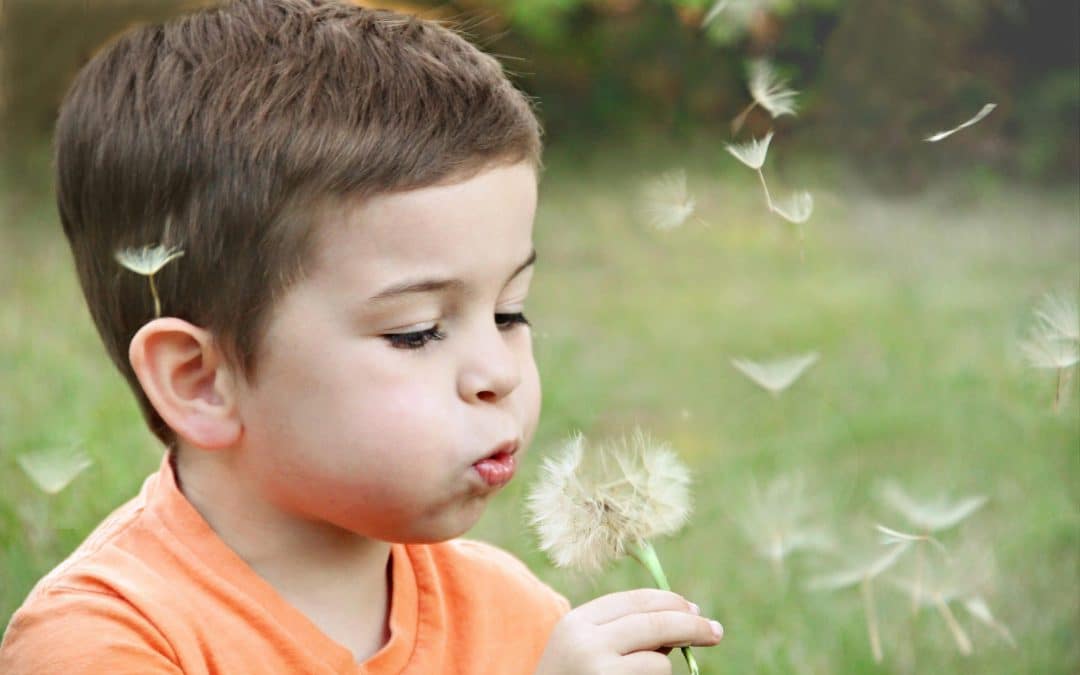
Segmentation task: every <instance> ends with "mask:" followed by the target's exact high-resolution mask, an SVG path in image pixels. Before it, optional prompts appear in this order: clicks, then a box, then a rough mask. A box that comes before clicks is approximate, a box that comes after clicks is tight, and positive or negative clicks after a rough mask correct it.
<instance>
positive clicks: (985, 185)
mask: <svg viewBox="0 0 1080 675" xmlns="http://www.w3.org/2000/svg"><path fill="white" fill-rule="evenodd" d="M698 147H699V149H698V150H697V151H695V152H693V154H692V155H690V156H687V155H685V154H683V153H679V152H676V151H675V150H671V149H653V150H650V151H648V152H641V153H635V152H630V151H625V152H613V153H607V154H605V153H599V154H597V155H595V156H590V157H587V158H583V157H580V156H572V155H571V154H570V153H567V152H560V151H558V150H556V151H555V152H554V153H552V154H551V155H549V157H548V168H547V170H546V174H545V177H544V183H543V186H542V197H541V207H540V213H539V215H538V219H537V231H536V242H537V249H538V252H539V256H540V262H539V266H538V269H537V276H536V279H535V282H534V294H533V297H532V299H531V301H530V312H529V315H530V318H531V320H532V321H533V324H534V327H535V328H534V334H535V336H536V337H535V347H536V354H537V358H538V362H539V364H540V369H541V373H542V376H543V382H544V388H545V392H544V414H543V417H542V421H541V426H540V430H539V432H538V435H537V439H536V442H535V443H534V445H533V449H532V451H531V453H530V455H529V457H528V459H527V460H526V463H525V466H524V467H523V471H522V472H521V473H520V474H519V478H518V479H517V480H516V481H515V482H514V483H512V484H511V486H510V487H508V488H507V489H506V490H505V491H504V493H503V494H501V495H500V496H499V497H498V498H497V500H496V501H495V502H494V504H493V506H492V508H491V509H490V510H489V512H488V514H487V515H486V516H485V518H484V519H483V521H482V522H481V524H480V525H479V526H478V528H477V529H476V530H474V531H473V532H472V533H471V535H470V536H475V537H478V538H484V539H489V540H492V541H494V542H496V543H498V544H500V545H502V546H504V547H506V548H508V549H510V550H511V551H513V552H515V553H517V554H518V555H520V556H521V557H523V558H524V559H525V560H526V561H527V562H528V563H529V564H530V566H531V567H532V568H533V569H534V570H536V571H537V573H538V574H540V575H541V576H542V577H543V578H545V579H546V580H548V581H549V582H550V583H552V584H553V585H554V586H555V587H556V588H558V589H559V590H561V591H562V592H564V593H566V594H567V595H568V596H569V597H570V598H571V599H572V600H573V601H574V602H575V603H579V602H583V601H585V600H587V599H589V598H590V597H593V596H595V595H598V594H601V593H604V592H608V591H612V590H618V589H622V588H627V587H631V586H639V585H646V584H647V577H646V575H645V573H644V572H643V571H640V570H638V569H636V568H635V567H634V566H633V564H631V563H624V564H619V565H617V566H616V567H615V568H613V569H612V570H611V571H610V572H609V573H608V574H605V575H604V576H602V577H600V578H598V579H582V578H580V577H578V576H576V575H573V574H569V573H564V572H562V571H558V570H554V569H552V568H551V567H550V565H549V564H548V563H547V562H546V560H545V559H544V557H543V556H542V555H541V554H539V553H537V552H536V551H535V550H534V542H533V539H532V536H531V533H529V532H528V531H527V529H526V527H525V525H524V524H523V522H524V519H523V514H522V499H523V495H524V493H525V490H526V488H527V486H528V483H529V482H530V481H531V480H532V479H533V478H534V477H535V476H536V469H537V466H538V463H539V461H540V459H541V458H542V456H543V455H544V453H545V452H548V451H550V450H552V449H554V448H555V447H556V446H557V445H558V444H559V443H560V442H561V441H562V440H563V439H565V438H566V437H567V436H568V435H569V434H570V433H571V432H573V431H576V430H580V431H582V432H584V433H585V434H586V435H587V436H589V437H590V438H597V439H599V438H604V437H607V436H610V435H621V434H623V433H626V432H628V431H630V430H631V429H632V428H634V427H635V426H641V427H642V428H644V429H646V430H647V431H649V432H650V433H651V434H652V435H654V436H655V437H657V438H659V439H662V440H666V441H668V442H670V443H671V444H672V445H673V446H674V447H675V449H676V450H677V451H678V452H679V453H680V454H681V455H682V456H683V457H684V458H685V460H686V461H687V462H688V463H689V464H690V465H691V467H692V469H693V471H694V474H695V490H694V494H695V502H696V510H695V515H694V516H693V517H692V520H691V523H690V525H689V527H688V528H687V529H686V530H685V531H684V532H683V533H682V534H681V535H680V536H678V537H676V538H673V539H670V540H665V541H659V542H657V548H658V551H659V553H660V555H661V558H662V560H663V561H664V563H665V567H666V568H667V572H668V576H669V578H670V580H671V582H672V585H673V587H674V588H675V589H676V590H677V591H681V592H683V593H684V594H686V595H687V596H688V597H689V598H690V599H692V600H694V601H696V602H697V603H698V604H700V605H701V606H702V608H703V610H704V611H705V612H706V613H708V614H709V615H711V616H713V617H715V618H717V619H719V620H720V621H721V622H723V623H724V625H725V628H726V630H727V636H726V637H725V639H724V642H723V643H722V644H721V645H720V646H719V647H717V648H715V649H712V650H698V659H699V661H700V662H701V663H702V666H703V672H706V673H728V672H742V673H746V672H754V673H876V672H882V673H914V672H920V673H926V672H932V673H986V674H1002V675H1004V674H1010V675H1011V674H1014V673H1073V672H1076V671H1077V670H1078V669H1080V644H1078V642H1077V640H1076V635H1077V634H1078V631H1080V575H1078V574H1080V540H1078V535H1080V512H1078V504H1080V405H1078V400H1080V397H1078V391H1077V389H1078V387H1077V379H1080V378H1074V380H1073V382H1072V384H1071V386H1070V388H1069V392H1068V397H1069V398H1068V399H1067V401H1066V403H1065V405H1064V406H1063V409H1062V411H1061V412H1060V413H1058V414H1054V413H1052V412H1051V409H1050V407H1051V399H1052V396H1053V388H1054V378H1053V374H1052V373H1048V372H1037V371H1033V370H1031V369H1030V368H1028V367H1027V366H1026V365H1025V364H1024V362H1023V361H1022V359H1021V358H1020V355H1019V352H1018V350H1017V348H1016V341H1017V340H1018V339H1019V338H1021V337H1022V336H1023V334H1024V333H1025V331H1026V329H1027V326H1028V325H1029V324H1030V322H1031V309H1032V307H1033V306H1034V304H1035V303H1036V302H1037V301H1038V300H1039V298H1040V297H1041V296H1042V294H1044V293H1045V292H1048V291H1058V292H1066V293H1069V294H1072V295H1073V296H1074V297H1075V294H1076V293H1077V291H1078V287H1080V201H1078V196H1077V192H1076V189H1075V187H1072V188H1046V189H1041V188H1033V187H1031V186H1025V187H1018V186H1014V185H1011V184H1009V183H1008V182H1007V181H1006V180H1004V179H1002V178H1000V177H997V176H994V175H987V174H982V173H979V172H973V173H972V174H971V175H957V176H952V177H951V178H949V179H948V180H945V181H943V182H941V183H937V184H935V185H934V186H933V187H932V188H930V189H928V190H926V191H925V192H923V193H920V194H916V195H906V196H888V195H881V194H875V193H873V192H871V191H870V190H869V189H867V188H865V187H863V185H862V183H861V182H860V181H859V179H858V176H857V174H856V173H854V172H851V171H847V170H844V169H843V168H842V167H838V166H833V165H831V164H829V163H827V162H825V163H823V162H821V161H820V160H818V159H815V158H805V159H804V160H801V161H791V162H788V163H781V164H780V165H779V167H778V168H771V167H770V168H767V171H771V172H772V173H770V181H771V182H772V184H773V185H772V186H775V189H777V190H778V191H781V192H787V191H788V189H790V188H791V187H793V186H794V187H800V188H804V187H805V188H809V189H811V190H812V191H813V192H814V194H815V198H816V203H817V208H816V212H815V214H814V216H813V218H812V219H811V221H810V223H809V224H808V226H807V236H806V241H805V244H804V247H805V251H804V255H803V254H801V252H800V245H799V243H798V242H797V240H796V239H795V238H794V237H793V235H792V233H791V232H789V231H787V230H786V229H785V227H784V226H782V223H780V222H778V221H777V220H776V219H775V218H773V217H770V216H769V215H768V214H767V212H766V211H765V208H764V205H763V202H762V198H761V194H760V188H759V186H758V185H757V183H756V178H755V177H754V176H753V174H751V173H750V172H749V171H746V170H745V169H743V167H741V166H739V165H737V163H736V162H734V160H732V159H731V158H730V157H727V156H726V154H725V153H723V151H722V149H721V148H720V147H719V145H716V144H701V145H699V146H698ZM674 166H681V167H685V168H686V169H687V171H688V174H689V177H690V186H691V189H692V191H693V193H694V195H695V197H696V198H697V202H698V215H699V216H700V218H699V219H697V220H692V221H691V222H689V223H687V224H686V225H685V226H683V227H682V228H681V229H678V230H674V231H671V232H657V231H654V230H652V229H650V228H649V227H648V226H647V225H646V224H644V223H642V222H641V220H640V218H638V217H637V210H636V207H635V204H636V200H637V196H638V191H639V186H640V181H641V180H642V179H643V178H644V177H646V176H648V175H650V174H652V173H655V172H657V171H660V170H663V169H666V168H670V167H674ZM0 190H2V191H3V192H2V193H0V204H2V205H3V211H2V217H3V219H4V220H3V222H2V223H0V298H2V299H0V380H2V382H3V388H2V391H0V469H2V473H0V617H2V619H3V622H2V625H4V626H6V624H7V621H8V619H9V618H10V615H11V613H12V612H13V611H14V610H15V608H16V607H17V606H18V604H19V603H20V602H21V601H22V599H23V598H24V597H25V595H26V593H27V592H28V591H29V589H30V588H31V586H32V585H33V583H34V582H35V580H36V579H37V578H38V577H40V576H41V575H42V574H43V573H45V572H46V571H47V570H48V569H50V568H51V567H52V566H53V565H55V564H56V563H57V562H59V561H60V560H61V559H62V558H63V557H64V556H65V555H66V554H67V553H68V552H70V551H71V550H72V549H73V548H74V547H75V546H76V545H77V544H78V542H79V541H80V540H81V539H82V537H84V536H85V534H86V533H87V532H88V531H89V530H90V529H91V528H92V527H93V526H94V525H95V524H96V523H97V522H98V521H100V520H101V518H102V517H103V516H104V515H106V514H107V513H108V512H109V511H110V510H111V509H112V508H114V507H116V506H117V505H119V504H120V503H122V502H123V501H124V500H125V499H127V498H128V497H130V496H131V495H133V494H134V493H135V492H136V490H137V489H138V487H139V485H140V484H141V481H142V480H143V478H144V477H145V476H146V474H148V473H149V472H151V471H153V470H154V469H155V467H156V465H157V463H158V461H159V456H160V449H159V448H158V447H156V445H155V443H154V441H153V440H152V437H151V436H150V434H149V433H148V432H147V431H146V430H145V429H144V428H143V425H142V422H141V420H140V418H139V415H138V412H137V410H136V406H135V404H134V401H133V399H132V398H131V396H130V395H129V393H128V391H127V390H126V389H125V385H124V383H123V382H122V380H121V378H120V377H119V375H118V374H117V373H116V372H114V370H113V368H112V366H111V365H110V363H109V362H108V360H107V358H106V356H105V353H104V350H103V348H102V347H101V345H100V343H99V340H98V338H97V336H96V334H95V333H94V330H93V327H92V325H91V322H90V320H89V317H88V314H87V312H86V310H85V308H84V307H83V301H82V297H81V294H80V292H79V290H78V287H77V284H76V282H75V278H74V272H73V270H72V266H71V263H70V260H69V256H68V252H67V250H66V244H65V242H64V241H63V237H62V234H61V231H60V227H59V224H58V222H57V218H56V216H55V212H54V209H53V206H52V203H51V201H49V198H48V197H47V196H45V195H44V193H36V192H26V191H15V190H14V189H12V188H11V187H10V186H3V185H0ZM807 351H818V352H820V354H821V359H820V361H819V362H818V363H817V364H816V365H814V366H813V367H812V368H810V370H809V371H808V372H807V373H806V375H805V376H804V377H803V378H802V379H801V380H800V381H798V382H797V383H796V384H795V385H794V386H793V387H792V388H791V389H790V390H789V391H787V392H785V393H784V394H783V395H782V396H780V397H779V398H777V399H774V398H773V397H771V396H770V395H768V394H767V393H766V392H764V391H762V390H760V389H758V388H757V387H756V386H755V385H753V384H752V383H751V382H750V381H749V380H747V379H746V378H745V377H743V376H742V375H741V374H740V373H738V372H737V371H736V370H735V369H734V368H733V367H732V366H731V365H730V359H731V358H732V357H748V358H752V359H760V360H764V359H769V358H772V357H777V356H784V355H790V354H796V353H802V352H807ZM72 443H78V444H80V445H81V446H82V447H83V448H84V449H85V451H86V452H87V453H88V454H89V455H90V456H91V457H92V458H93V459H94V461H95V463H94V465H93V466H92V467H91V468H90V469H89V470H87V471H86V472H85V473H84V474H83V475H81V476H80V477H79V478H77V479H76V480H75V481H74V483H73V484H72V485H71V486H70V487H69V488H68V489H67V490H65V491H64V492H62V493H60V494H59V495H57V496H55V497H53V498H46V497H45V496H44V495H43V494H40V493H39V492H37V491H36V489H35V488H34V487H33V485H32V484H31V483H30V481H29V480H27V478H26V475H25V474H24V473H23V472H22V470H21V469H20V467H19V466H18V464H17V463H16V457H17V456H19V455H20V454H21V453H25V452H29V451H32V450H35V449H38V448H41V447H55V446H63V445H68V444H72ZM785 474H798V475H801V476H803V477H804V478H805V479H806V481H807V485H808V486H809V487H810V489H811V490H812V492H813V494H814V495H815V496H816V497H817V498H818V499H820V502H821V504H822V510H821V516H822V523H823V524H824V525H826V526H828V527H829V528H831V530H832V531H833V532H834V533H835V535H836V537H837V539H838V540H839V541H840V542H841V543H845V544H846V543H852V544H855V543H858V542H860V541H865V542H870V541H872V540H873V530H872V524H873V523H875V522H882V523H885V524H889V525H891V526H894V527H897V528H900V529H903V526H904V523H903V521H902V520H901V519H900V518H898V517H897V516H896V515H894V514H891V513H890V512H889V511H888V510H887V508H886V507H884V506H883V505H882V504H881V503H880V502H879V501H878V500H877V499H876V498H875V494H876V491H877V489H878V488H879V486H880V485H881V482H882V481H884V480H886V479H895V480H897V481H899V483H900V484H902V485H903V486H904V487H905V488H907V489H908V490H909V491H910V492H912V493H913V494H916V495H925V496H929V497H932V496H937V495H942V494H944V495H949V496H952V497H961V496H966V495H980V494H981V495H986V496H988V497H989V498H990V501H989V503H988V504H987V506H985V507H984V508H983V509H982V510H980V511H979V512H978V513H976V514H975V515H974V516H972V517H971V518H970V519H968V520H967V521H965V522H964V523H963V524H962V525H961V526H959V527H958V528H956V530H955V531H950V532H946V533H944V534H943V535H942V537H941V538H942V540H943V542H944V543H945V544H946V545H947V546H949V547H950V548H956V549H957V550H959V549H960V548H962V545H963V543H964V542H975V543H982V544H984V545H986V546H987V547H989V549H990V550H992V551H993V554H994V560H995V570H996V573H995V575H994V583H993V584H992V585H991V586H989V587H987V588H986V589H985V597H986V599H987V601H988V603H989V605H990V606H991V608H992V609H993V610H994V614H995V615H996V616H997V618H998V619H1000V620H1001V621H1002V622H1003V623H1005V624H1006V625H1008V627H1009V628H1010V629H1011V631H1012V633H1013V635H1014V636H1015V639H1016V642H1017V646H1016V647H1015V648H1012V647H1010V646H1008V645H1007V644H1006V643H1005V642H1004V641H1003V640H1002V639H1000V638H999V637H998V636H997V635H996V634H995V633H993V632H992V631H990V630H989V629H987V628H985V627H984V626H982V625H981V624H978V623H975V622H973V621H972V620H971V618H970V617H969V616H968V615H966V614H964V613H963V611H962V610H960V609H957V610H956V611H957V618H958V619H959V620H960V622H961V624H962V625H963V627H964V628H965V629H966V630H967V631H968V632H969V634H970V635H971V638H972V641H973V643H974V654H973V655H971V656H967V657H965V656H961V655H960V654H958V652H957V649H956V647H955V645H954V643H953V641H952V638H951V637H950V634H949V632H948V631H947V629H946V628H945V625H944V623H943V621H942V619H941V617H940V616H939V615H938V614H936V613H934V612H927V611H924V612H923V613H920V614H919V615H917V616H915V617H912V615H911V611H910V606H909V603H908V600H907V599H906V598H905V597H904V596H903V595H901V594H900V593H898V592H896V591H895V590H891V589H889V588H887V587H882V588H880V589H879V591H878V606H879V611H880V615H881V623H882V639H883V645H884V651H885V660H884V662H883V663H882V664H880V665H878V664H875V663H874V662H873V659H872V657H871V653H870V647H869V644H868V641H867V637H866V626H865V622H864V616H863V612H862V605H861V603H860V600H859V597H858V593H857V592H856V591H854V590H845V591H839V592H835V593H822V592H808V591H806V590H805V589H804V584H805V580H806V579H807V578H808V576H809V575H810V574H812V573H814V572H817V571H829V570H831V569H835V568H836V567H837V566H841V565H842V564H843V563H842V562H837V561H836V560H832V559H830V558H829V557H827V556H822V555H809V554H807V555H802V556H796V557H795V558H793V559H792V560H791V561H790V562H789V564H788V565H786V566H785V568H784V570H783V571H782V573H781V574H779V575H778V574H777V573H776V572H775V571H774V570H773V569H772V567H771V566H770V565H769V564H768V562H767V561H764V560H761V559H759V558H757V557H755V555H754V553H753V551H752V549H751V548H750V546H749V545H748V542H747V540H746V538H745V537H744V536H743V534H742V532H741V530H740V528H739V518H740V513H741V512H742V511H743V510H744V508H745V504H746V499H747V495H748V486H749V485H750V484H751V483H752V482H754V481H756V482H758V483H761V484H765V483H767V482H768V481H770V480H771V479H773V478H774V477H776V476H779V475H785ZM673 658H674V659H675V661H676V672H681V669H682V668H683V665H682V663H681V660H680V659H678V658H676V656H673Z"/></svg>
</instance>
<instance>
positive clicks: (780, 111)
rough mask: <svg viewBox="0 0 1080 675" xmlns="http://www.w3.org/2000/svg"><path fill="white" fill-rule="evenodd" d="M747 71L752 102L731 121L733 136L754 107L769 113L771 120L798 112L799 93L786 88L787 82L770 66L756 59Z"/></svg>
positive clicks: (762, 60) (766, 62)
mask: <svg viewBox="0 0 1080 675" xmlns="http://www.w3.org/2000/svg"><path fill="white" fill-rule="evenodd" d="M748 70H749V76H750V77H749V80H750V82H749V89H750V96H751V98H753V99H754V100H753V101H751V102H750V105H748V106H746V107H745V108H743V110H742V112H740V113H739V114H738V116H736V117H735V119H733V120H732V121H731V131H732V133H735V134H737V133H739V130H740V129H741V128H742V125H743V123H744V122H745V121H746V116H747V115H749V114H750V111H751V110H753V109H754V108H755V107H756V106H761V107H762V108H764V109H765V110H767V111H769V115H771V116H772V117H773V119H776V118H777V117H781V116H782V115H795V114H796V113H797V112H798V105H797V104H796V103H795V97H796V96H798V95H799V92H797V91H795V90H794V89H789V88H788V86H787V80H783V79H781V78H780V77H779V76H778V75H777V74H776V70H775V69H773V67H772V64H770V63H769V62H768V61H765V60H764V59H757V60H754V61H751V62H750V65H749V68H748Z"/></svg>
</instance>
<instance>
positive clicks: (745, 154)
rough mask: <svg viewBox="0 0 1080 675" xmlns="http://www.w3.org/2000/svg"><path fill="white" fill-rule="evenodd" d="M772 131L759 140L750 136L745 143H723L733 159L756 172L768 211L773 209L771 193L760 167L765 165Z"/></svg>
mask: <svg viewBox="0 0 1080 675" xmlns="http://www.w3.org/2000/svg"><path fill="white" fill-rule="evenodd" d="M772 137H773V132H771V131H770V132H769V133H768V134H766V135H765V138H763V139H761V140H760V141H759V140H757V139H753V138H751V139H750V140H749V141H748V142H746V143H735V144H732V143H726V144H725V145H724V147H725V148H727V151H728V152H730V153H731V154H732V155H733V156H734V157H735V159H737V160H739V161H740V162H742V163H743V164H745V165H746V166H748V167H750V168H751V169H753V170H754V171H756V172H757V175H758V180H760V181H761V189H762V190H764V191H765V205H766V206H767V207H768V208H769V210H770V211H772V210H774V208H773V201H772V195H770V194H769V184H768V183H766V182H765V173H764V172H763V171H762V170H761V167H762V166H764V165H765V158H766V157H767V156H768V154H769V143H771V142H772Z"/></svg>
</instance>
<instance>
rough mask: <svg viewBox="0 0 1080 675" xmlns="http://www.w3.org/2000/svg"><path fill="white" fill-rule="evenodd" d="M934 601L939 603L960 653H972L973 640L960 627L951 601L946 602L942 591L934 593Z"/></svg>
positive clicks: (940, 610) (965, 654) (938, 605)
mask: <svg viewBox="0 0 1080 675" xmlns="http://www.w3.org/2000/svg"><path fill="white" fill-rule="evenodd" d="M934 603H935V604H936V605H937V608H938V611H939V612H941V616H942V618H943V619H945V623H946V624H948V626H949V630H950V631H951V632H952V635H953V639H954V640H956V647H957V648H958V649H959V650H960V653H961V654H963V655H964V656H967V655H968V654H971V640H970V639H969V638H968V636H967V633H965V632H964V629H963V628H961V627H960V622H958V621H957V620H956V617H955V616H953V613H952V610H951V609H949V603H947V602H945V599H944V598H942V597H941V594H940V593H937V594H935V595H934Z"/></svg>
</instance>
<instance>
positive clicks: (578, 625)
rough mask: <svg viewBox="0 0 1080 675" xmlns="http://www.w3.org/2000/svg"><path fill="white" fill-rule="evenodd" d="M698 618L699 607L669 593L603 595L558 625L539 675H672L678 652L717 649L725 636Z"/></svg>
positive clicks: (711, 623) (717, 626) (647, 591)
mask: <svg viewBox="0 0 1080 675" xmlns="http://www.w3.org/2000/svg"><path fill="white" fill-rule="evenodd" d="M698 614H699V610H698V608H697V606H696V605H694V604H692V603H690V602H687V601H686V600H685V599H684V598H683V597H682V596H680V595H677V594H675V593H671V592H668V591H661V590H656V589H651V588H642V589H638V590H634V591H623V592H620V593H612V594H610V595H604V596H601V597H599V598H596V599H595V600H592V601H590V602H587V603H585V604H584V605H581V606H580V607H577V608H575V609H573V610H571V611H570V612H569V613H567V614H566V616H564V617H563V618H562V620H560V621H559V623H557V624H556V625H555V629H554V630H553V631H552V633H551V638H550V639H549V640H548V643H547V647H546V648H545V649H544V654H543V656H542V657H541V658H540V665H539V666H538V667H537V669H536V675H601V674H603V675H608V674H610V673H618V674H619V675H667V674H669V673H671V661H669V660H668V657H667V656H666V654H667V652H668V651H670V649H671V648H672V647H682V646H686V645H696V646H701V647H711V646H712V645H715V644H716V643H718V642H720V638H721V637H723V634H724V630H723V628H722V627H721V626H720V624H719V623H717V622H715V621H709V620H708V619H705V618H703V617H701V616H699V615H698ZM660 650H663V651H660Z"/></svg>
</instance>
